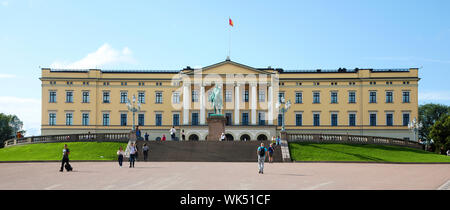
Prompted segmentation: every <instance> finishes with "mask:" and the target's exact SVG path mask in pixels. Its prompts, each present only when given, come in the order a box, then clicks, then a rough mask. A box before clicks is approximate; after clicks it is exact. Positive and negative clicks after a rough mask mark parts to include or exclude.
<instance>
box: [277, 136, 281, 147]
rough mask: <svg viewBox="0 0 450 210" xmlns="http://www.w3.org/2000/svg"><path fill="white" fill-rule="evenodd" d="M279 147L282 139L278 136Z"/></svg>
mask: <svg viewBox="0 0 450 210" xmlns="http://www.w3.org/2000/svg"><path fill="white" fill-rule="evenodd" d="M277 145H281V138H280V136H277Z"/></svg>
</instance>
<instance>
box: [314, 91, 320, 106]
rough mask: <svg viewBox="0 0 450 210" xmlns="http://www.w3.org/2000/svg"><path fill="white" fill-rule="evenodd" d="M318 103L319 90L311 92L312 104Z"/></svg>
mask: <svg viewBox="0 0 450 210" xmlns="http://www.w3.org/2000/svg"><path fill="white" fill-rule="evenodd" d="M319 103H320V92H313V104H319Z"/></svg>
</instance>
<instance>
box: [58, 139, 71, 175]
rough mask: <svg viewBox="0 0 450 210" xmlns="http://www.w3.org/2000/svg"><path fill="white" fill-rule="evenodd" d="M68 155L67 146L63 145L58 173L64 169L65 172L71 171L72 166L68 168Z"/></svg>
mask: <svg viewBox="0 0 450 210" xmlns="http://www.w3.org/2000/svg"><path fill="white" fill-rule="evenodd" d="M69 154H70V150H69V148H68V147H67V144H64V149H63V158H62V161H61V169H60V170H59V171H60V172H63V171H64V168H66V170H67V171H72V166H70V164H69Z"/></svg>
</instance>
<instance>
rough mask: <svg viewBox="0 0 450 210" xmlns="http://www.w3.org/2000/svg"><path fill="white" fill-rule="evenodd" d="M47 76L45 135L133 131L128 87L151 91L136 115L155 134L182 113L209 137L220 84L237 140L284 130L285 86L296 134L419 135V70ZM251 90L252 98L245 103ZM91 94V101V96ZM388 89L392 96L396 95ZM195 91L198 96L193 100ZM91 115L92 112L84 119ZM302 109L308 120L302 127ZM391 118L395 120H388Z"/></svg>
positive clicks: (182, 121) (228, 68)
mask: <svg viewBox="0 0 450 210" xmlns="http://www.w3.org/2000/svg"><path fill="white" fill-rule="evenodd" d="M41 81H42V128H41V129H42V134H43V135H51V134H65V133H87V132H91V133H97V132H126V131H128V130H130V129H131V126H132V113H131V112H129V111H128V108H127V106H126V104H125V103H121V93H123V92H126V93H127V98H129V99H130V100H131V98H132V96H133V95H135V96H136V98H138V95H139V93H141V95H144V101H142V102H143V103H142V104H141V111H140V112H137V113H136V117H135V120H136V124H137V123H138V114H143V116H144V123H143V126H141V130H143V131H145V132H148V133H149V134H150V135H152V137H155V136H161V135H162V134H163V133H166V136H167V135H168V134H167V133H168V132H167V131H168V130H169V129H170V128H171V127H172V126H173V123H174V122H173V120H174V114H178V115H179V125H176V126H175V128H177V129H178V130H180V129H185V130H186V131H187V133H189V132H190V131H192V133H196V134H197V135H199V137H200V139H202V138H204V137H205V136H206V135H207V133H206V134H205V133H204V132H205V130H207V129H205V127H207V126H206V125H205V124H206V118H207V116H208V113H211V112H212V107H211V105H210V103H209V102H208V99H207V98H208V97H207V96H208V90H210V89H212V88H213V87H214V85H217V84H218V85H221V87H222V89H223V91H222V92H223V101H224V108H223V114H226V113H228V115H227V116H229V117H231V119H230V126H229V129H230V134H231V135H233V137H234V139H239V138H240V135H241V134H242V133H245V130H247V131H248V130H252V131H251V132H252V133H258V132H259V131H262V130H271V131H270V132H268V133H266V134H265V135H266V136H267V137H268V138H270V137H271V136H273V135H277V132H278V131H280V129H281V126H279V123H278V114H280V112H279V110H278V109H277V107H276V102H277V101H278V93H279V92H281V93H284V97H285V99H286V101H287V100H289V101H290V102H291V106H290V108H289V109H288V111H287V113H286V115H285V127H286V130H287V131H288V132H303V133H348V134H358V135H359V134H361V135H377V136H388V137H398V138H410V139H413V135H412V134H411V132H410V131H409V130H408V127H407V126H405V124H404V123H405V122H404V121H405V119H409V121H411V120H412V119H414V118H417V116H418V95H417V94H418V90H417V89H418V81H419V78H418V69H417V68H410V69H385V70H373V69H351V70H344V69H339V70H328V71H327V70H311V71H301V70H283V69H273V68H270V67H269V68H253V67H249V66H245V65H242V64H239V63H236V62H233V61H230V60H226V61H224V62H220V63H217V64H214V65H211V66H207V67H204V68H201V69H195V70H194V69H191V68H189V67H188V68H185V69H182V70H176V71H105V70H99V69H90V70H78V71H77V70H57V69H48V68H43V69H42V77H41ZM246 91H248V97H247V98H248V102H245V97H246V96H245V92H246ZM67 92H72V94H73V96H72V102H67V99H66V98H67V97H68V96H67ZM83 92H84V93H83ZM86 92H88V98H89V100H88V101H85V102H83V94H85V100H86ZM104 92H108V93H109V97H110V101H109V103H104V101H103V97H104ZM350 92H352V94H353V93H354V95H355V101H354V103H351V101H349V97H350ZM370 92H376V102H372V103H371V102H370V98H371V93H370ZM174 93H178V94H179V98H178V100H175V101H176V102H178V103H174V102H173V100H174V96H173V94H174ZM193 93H194V95H192V94H193ZM298 93H301V96H302V97H301V103H296V102H299V101H298V100H299V97H298ZM317 93H319V95H320V96H319V97H320V102H319V103H313V95H314V94H316V96H317ZM372 94H373V93H372ZM388 94H392V100H391V99H390V98H391V97H390V96H387V95H388ZM55 95H56V96H55ZM69 95H70V94H69ZM332 95H333V96H332ZM160 96H162V98H161V101H159V102H160V103H158V102H157V100H159V99H157V98H158V97H160ZM202 96H203V97H202ZM192 97H197V98H198V100H192ZM332 97H333V98H332ZM69 98H70V96H69ZM175 98H176V97H175ZM372 98H374V95H372ZM388 98H389V99H388ZM226 99H227V100H226ZM185 100H186V101H185ZM237 100H239V101H237ZM332 100H337V101H332ZM405 100H407V101H405ZM332 102H333V103H332ZM68 113H69V115H70V113H72V120H71V121H70V120H69V121H70V122H67V121H68V120H67V114H68ZM105 113H107V114H109V122H108V123H109V125H107V126H105V125H103V124H104V114H105ZM125 113H126V114H127V123H126V124H127V125H126V126H123V125H121V114H125ZM192 113H197V116H196V117H197V118H196V120H194V121H196V122H197V123H193V119H194V115H195V114H194V115H193V114H192ZM242 113H247V114H248V118H247V119H248V125H247V124H245V125H243V123H244V121H245V119H244V114H242ZM260 113H263V114H260ZM83 114H84V116H85V117H86V116H88V119H85V122H84V124H83ZM314 114H319V121H320V124H319V125H316V126H315V125H314ZM349 114H355V122H354V123H355V125H350V122H349V121H350V116H349ZM371 114H372V116H371ZM405 114H407V115H408V116H407V118H405V117H406V116H404V115H405ZM156 115H160V116H161V118H160V119H161V125H160V126H159V125H158V126H157V125H156V124H157V122H156V121H157V119H156ZM299 115H301V126H299V125H297V124H298V123H299V121H298V119H299ZM332 115H333V116H332ZM374 116H375V118H376V119H374V118H373V117H374ZM260 117H264V118H263V119H259V118H260ZM371 117H372V118H371ZM390 117H392V120H391V119H388V118H390ZM50 118H52V119H50ZM332 118H333V120H332ZM371 119H372V123H374V121H376V125H374V124H372V125H371ZM260 120H262V121H264V122H263V123H264V125H261V124H260ZM391 123H392V124H391ZM67 124H69V125H67ZM193 124H194V125H193ZM232 130H233V131H232ZM239 130H242V132H241V131H239ZM202 132H203V133H202ZM249 135H250V134H249ZM255 136H256V134H255ZM255 136H252V139H253V138H256V137H255Z"/></svg>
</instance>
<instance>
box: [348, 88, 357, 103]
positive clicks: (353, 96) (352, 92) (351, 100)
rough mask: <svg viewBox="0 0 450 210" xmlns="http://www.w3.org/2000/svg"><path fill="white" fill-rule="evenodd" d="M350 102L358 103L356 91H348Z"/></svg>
mask: <svg viewBox="0 0 450 210" xmlns="http://www.w3.org/2000/svg"><path fill="white" fill-rule="evenodd" d="M348 103H350V104H354V103H356V92H354V91H350V92H348Z"/></svg>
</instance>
